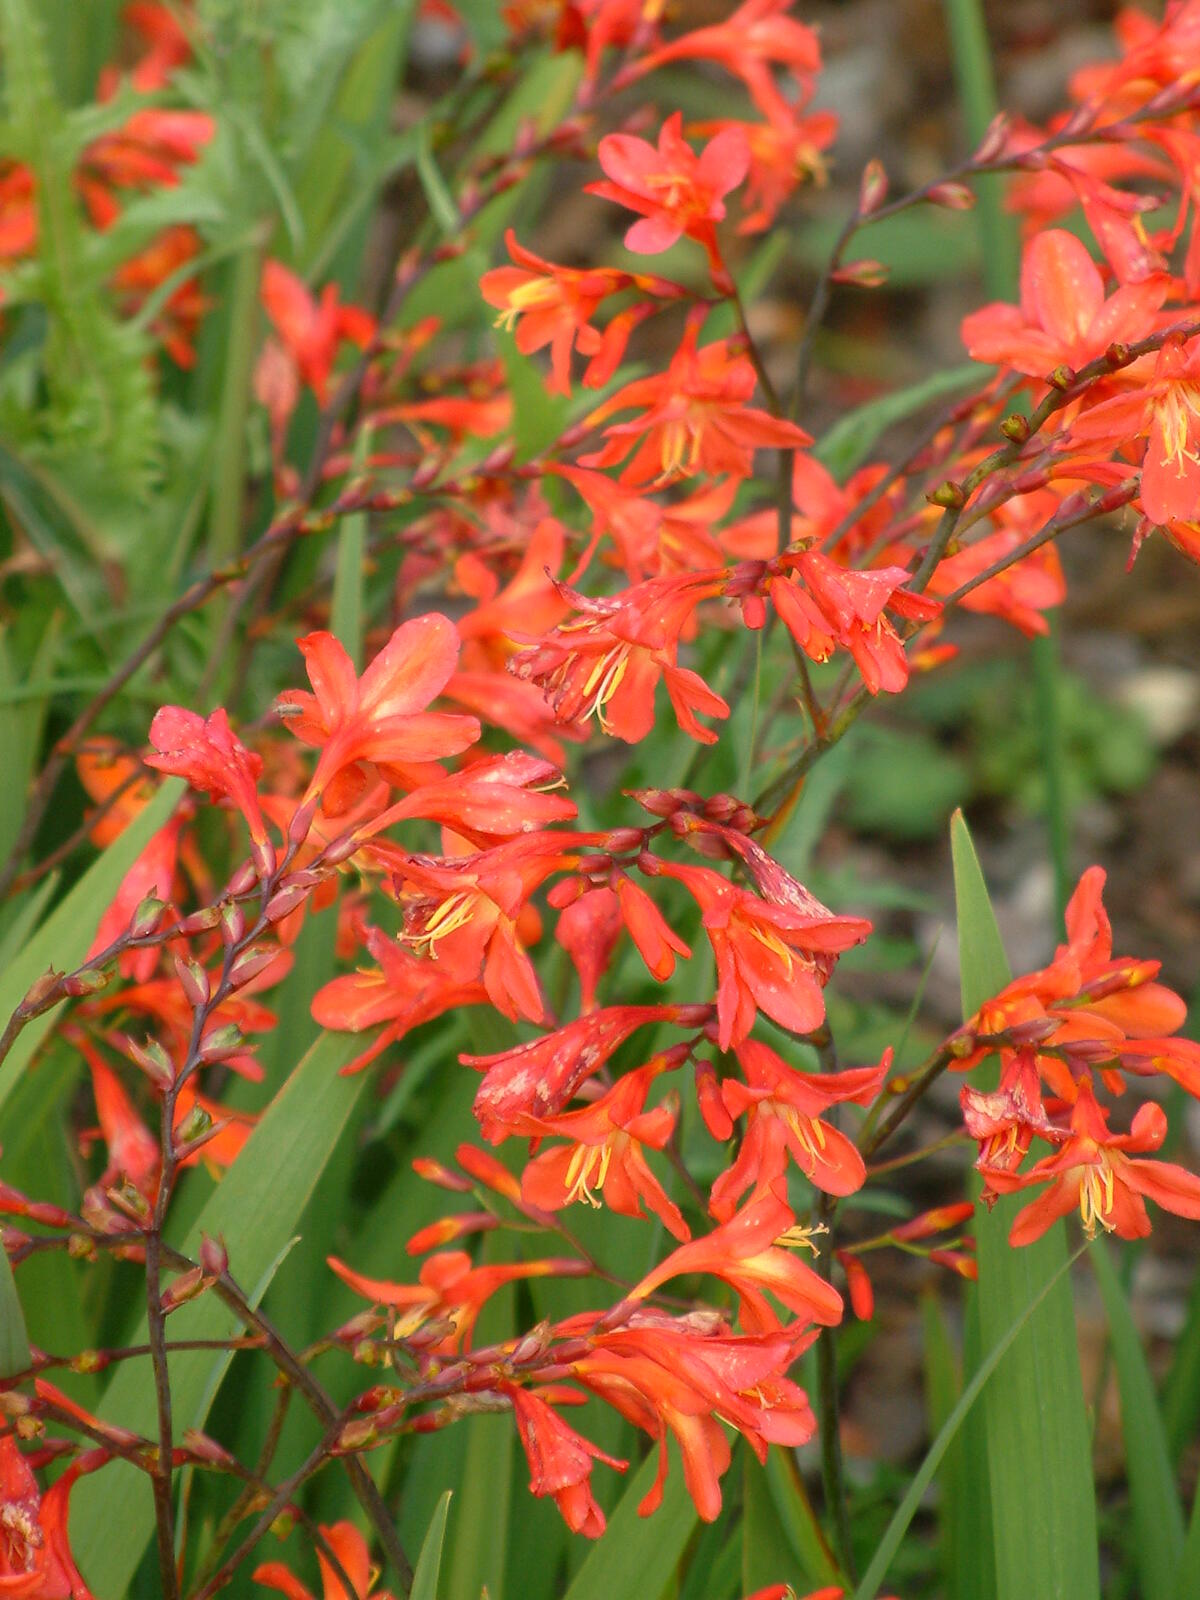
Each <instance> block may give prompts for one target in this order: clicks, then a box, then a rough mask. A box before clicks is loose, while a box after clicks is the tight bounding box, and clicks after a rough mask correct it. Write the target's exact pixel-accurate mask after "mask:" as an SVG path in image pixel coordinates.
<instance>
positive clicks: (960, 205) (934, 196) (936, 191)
mask: <svg viewBox="0 0 1200 1600" xmlns="http://www.w3.org/2000/svg"><path fill="white" fill-rule="evenodd" d="M925 198H926V200H928V201H929V203H930V205H933V206H943V207H944V208H945V209H946V210H947V211H970V210H971V209H972V208H973V207H974V205H975V191H974V190H973V189H969V188H968V187H967V185H966V184H965V183H953V182H948V183H935V184H934V186H933V188H932V189H929V190H927V191H926V194H925Z"/></svg>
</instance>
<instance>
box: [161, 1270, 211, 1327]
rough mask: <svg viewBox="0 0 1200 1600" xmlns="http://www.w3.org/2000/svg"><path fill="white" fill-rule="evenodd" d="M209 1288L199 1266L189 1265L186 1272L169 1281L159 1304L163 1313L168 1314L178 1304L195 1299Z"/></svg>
mask: <svg viewBox="0 0 1200 1600" xmlns="http://www.w3.org/2000/svg"><path fill="white" fill-rule="evenodd" d="M207 1288H208V1284H207V1282H206V1281H205V1277H204V1274H203V1272H201V1270H200V1268H199V1267H189V1268H188V1270H187V1271H186V1272H181V1273H180V1274H179V1276H178V1277H177V1278H176V1279H175V1281H174V1282H173V1283H169V1284H168V1285H167V1287H166V1288H165V1289H164V1290H163V1292H162V1295H161V1296H160V1298H159V1302H158V1303H159V1305H160V1306H161V1307H162V1310H163V1313H164V1315H165V1314H168V1313H170V1312H172V1311H174V1310H175V1308H176V1307H177V1306H181V1305H184V1304H186V1302H187V1301H189V1300H195V1299H196V1298H197V1296H198V1295H202V1294H203V1293H204V1291H205V1290H206V1289H207Z"/></svg>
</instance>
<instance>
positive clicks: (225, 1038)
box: [198, 1022, 246, 1064]
mask: <svg viewBox="0 0 1200 1600" xmlns="http://www.w3.org/2000/svg"><path fill="white" fill-rule="evenodd" d="M245 1042H246V1041H245V1036H244V1034H243V1033H242V1030H241V1029H240V1028H239V1027H238V1026H237V1025H236V1024H235V1023H232V1022H226V1023H224V1024H223V1025H222V1026H221V1027H219V1028H214V1029H213V1031H212V1032H211V1033H206V1034H205V1035H204V1039H203V1041H202V1043H201V1045H200V1050H199V1053H198V1059H199V1060H200V1061H203V1062H205V1063H206V1064H207V1063H209V1062H213V1061H225V1060H227V1059H228V1058H229V1057H230V1056H231V1055H234V1054H235V1053H236V1052H237V1051H238V1050H240V1049H241V1048H242V1045H243V1044H244V1043H245Z"/></svg>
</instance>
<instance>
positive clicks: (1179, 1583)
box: [1175, 1484, 1200, 1600]
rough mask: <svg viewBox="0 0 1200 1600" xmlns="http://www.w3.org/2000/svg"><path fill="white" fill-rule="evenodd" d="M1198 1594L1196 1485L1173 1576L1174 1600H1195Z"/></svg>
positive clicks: (1199, 1507) (1199, 1501)
mask: <svg viewBox="0 0 1200 1600" xmlns="http://www.w3.org/2000/svg"><path fill="white" fill-rule="evenodd" d="M1198 1594H1200V1484H1197V1485H1196V1498H1195V1499H1194V1500H1193V1501H1192V1515H1191V1520H1190V1521H1189V1523H1188V1531H1187V1540H1186V1542H1185V1543H1184V1546H1183V1555H1182V1557H1181V1559H1180V1562H1179V1570H1178V1571H1177V1572H1176V1574H1175V1600H1195V1596H1196V1595H1198Z"/></svg>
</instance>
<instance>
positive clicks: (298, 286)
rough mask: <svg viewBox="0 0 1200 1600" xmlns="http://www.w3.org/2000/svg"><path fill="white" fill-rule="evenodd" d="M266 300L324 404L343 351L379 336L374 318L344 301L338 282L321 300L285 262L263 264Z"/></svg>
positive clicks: (304, 377) (303, 376)
mask: <svg viewBox="0 0 1200 1600" xmlns="http://www.w3.org/2000/svg"><path fill="white" fill-rule="evenodd" d="M262 303H263V307H264V309H265V311H266V313H267V316H268V317H269V318H270V319H271V323H272V325H273V326H274V328H275V331H276V333H277V334H278V335H279V339H280V342H281V345H282V348H283V350H284V351H285V352H286V354H287V356H288V358H289V360H290V361H291V362H293V363H294V365H295V370H296V373H297V375H298V377H299V379H300V381H301V382H302V383H306V384H307V385H308V386H309V388H310V389H311V390H312V391H313V393H314V394H315V395H316V397H317V400H318V402H319V403H320V404H321V405H324V403H325V401H326V399H327V397H328V392H329V378H330V374H331V373H332V371H333V363H334V361H335V360H336V359H337V354H338V351H339V350H340V348H341V346H342V344H343V343H345V342H349V343H351V344H356V345H358V346H359V348H360V349H366V347H367V346H368V345H369V344H370V342H371V340H372V339H373V338H374V336H375V319H374V317H372V316H371V315H370V314H369V313H368V312H366V311H363V310H362V309H361V308H360V307H359V306H344V305H341V304H340V303H339V299H338V289H337V285H336V284H334V283H327V284H326V285H325V287H324V289H323V290H322V291H321V296H320V299H315V298H314V297H313V295H312V294H311V293H310V291H309V289H308V287H307V285H306V284H305V283H304V281H303V280H302V279H301V278H298V277H297V276H296V274H295V273H294V272H291V271H289V269H288V268H287V267H285V266H284V265H283V263H282V262H280V261H267V262H266V263H265V265H264V266H263V275H262Z"/></svg>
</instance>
